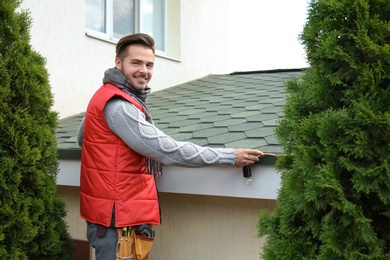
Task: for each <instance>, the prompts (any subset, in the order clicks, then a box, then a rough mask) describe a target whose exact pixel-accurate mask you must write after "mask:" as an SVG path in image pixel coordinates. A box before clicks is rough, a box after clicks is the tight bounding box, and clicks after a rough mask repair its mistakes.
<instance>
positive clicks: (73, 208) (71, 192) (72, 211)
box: [57, 186, 87, 240]
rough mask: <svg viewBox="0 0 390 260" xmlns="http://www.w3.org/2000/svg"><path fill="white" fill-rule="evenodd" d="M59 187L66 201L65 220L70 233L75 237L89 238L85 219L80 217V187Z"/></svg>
mask: <svg viewBox="0 0 390 260" xmlns="http://www.w3.org/2000/svg"><path fill="white" fill-rule="evenodd" d="M57 188H58V192H59V194H60V195H61V197H62V199H63V200H64V201H65V203H66V210H67V215H66V217H65V221H66V223H67V224H68V231H69V233H70V235H71V236H72V238H73V239H79V240H87V238H86V236H85V232H86V225H85V220H84V219H82V218H81V217H80V202H79V201H80V195H79V194H80V188H79V187H72V186H57Z"/></svg>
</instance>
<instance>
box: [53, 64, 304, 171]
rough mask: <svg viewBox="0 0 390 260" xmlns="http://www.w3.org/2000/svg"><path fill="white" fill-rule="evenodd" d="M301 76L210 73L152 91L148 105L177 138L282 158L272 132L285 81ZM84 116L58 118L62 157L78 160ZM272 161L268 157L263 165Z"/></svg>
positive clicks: (289, 73)
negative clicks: (77, 141) (80, 131)
mask: <svg viewBox="0 0 390 260" xmlns="http://www.w3.org/2000/svg"><path fill="white" fill-rule="evenodd" d="M301 73H302V72H301V70H298V69H296V70H274V71H258V72H241V73H232V74H227V75H208V76H206V77H204V78H200V79H197V80H193V81H190V82H187V83H184V84H180V85H177V86H174V87H170V88H167V89H164V90H160V91H156V92H152V93H151V94H150V96H149V97H148V100H147V105H148V108H149V110H150V111H151V114H152V116H153V120H154V123H155V125H156V126H157V127H158V128H159V129H160V130H162V131H163V132H164V133H166V134H168V135H169V136H171V137H172V138H174V139H175V140H178V141H189V142H193V143H195V144H198V145H202V146H209V147H230V148H256V149H260V150H262V151H263V152H267V153H276V154H279V153H281V152H282V148H281V147H280V146H279V144H278V142H277V140H276V138H275V135H274V128H275V126H277V125H278V121H279V120H280V119H281V118H282V117H283V106H284V104H285V82H286V81H287V80H290V79H291V78H293V77H299V76H300V75H301ZM83 116H84V113H80V114H77V115H74V116H71V117H67V118H64V119H61V120H59V127H58V131H57V144H58V149H59V157H60V158H80V154H81V149H80V147H78V145H77V143H76V134H77V130H78V127H79V124H80V122H81V120H82V118H83ZM274 161H275V158H270V157H268V158H267V156H265V157H264V158H263V159H262V160H261V161H260V162H261V163H266V164H272V163H274Z"/></svg>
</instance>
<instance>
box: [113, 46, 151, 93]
mask: <svg viewBox="0 0 390 260" xmlns="http://www.w3.org/2000/svg"><path fill="white" fill-rule="evenodd" d="M115 66H116V68H117V69H119V70H121V71H122V72H123V74H124V75H125V76H126V77H127V78H128V79H129V80H130V81H131V82H132V83H133V84H134V85H135V86H136V87H137V88H139V89H140V90H143V89H145V88H146V86H147V84H148V83H149V81H150V80H151V79H152V75H153V66H154V53H153V50H152V49H150V48H148V47H145V46H142V45H130V46H129V47H128V48H127V55H126V56H125V57H124V58H123V59H120V58H119V57H116V58H115Z"/></svg>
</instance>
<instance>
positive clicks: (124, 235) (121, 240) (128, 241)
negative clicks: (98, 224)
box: [116, 224, 154, 260]
mask: <svg viewBox="0 0 390 260" xmlns="http://www.w3.org/2000/svg"><path fill="white" fill-rule="evenodd" d="M117 232H118V242H117V244H116V259H117V260H125V259H134V260H148V259H149V256H150V251H151V249H152V245H153V240H154V230H153V229H152V227H151V226H150V225H147V224H144V225H140V226H134V227H124V228H118V229H117Z"/></svg>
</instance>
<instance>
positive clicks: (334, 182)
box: [258, 0, 390, 260]
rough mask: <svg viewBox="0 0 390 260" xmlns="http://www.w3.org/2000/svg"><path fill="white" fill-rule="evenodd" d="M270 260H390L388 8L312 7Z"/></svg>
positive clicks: (271, 216)
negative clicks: (306, 59)
mask: <svg viewBox="0 0 390 260" xmlns="http://www.w3.org/2000/svg"><path fill="white" fill-rule="evenodd" d="M300 37H301V40H302V43H303V44H304V45H305V47H306V51H307V57H308V62H309V65H310V66H309V68H308V69H306V70H305V71H304V73H303V76H302V77H301V78H300V79H293V80H291V81H289V82H288V83H287V92H288V97H287V102H286V105H285V116H284V119H283V120H282V121H281V123H280V125H279V126H278V127H277V129H276V134H277V137H278V139H279V141H280V144H281V145H282V146H283V147H284V152H285V154H286V155H285V156H282V157H280V158H279V159H278V161H277V165H276V166H277V168H278V170H279V171H280V173H281V176H282V177H281V188H280V190H279V194H278V199H277V206H276V209H275V211H274V212H273V213H269V212H265V213H262V214H261V215H260V219H259V225H258V230H259V236H262V235H267V236H266V237H267V240H266V245H265V247H264V251H263V258H264V259H272V260H275V259H326V260H328V259H390V1H388V0H318V1H312V2H311V3H310V6H309V9H308V19H307V23H306V25H305V26H304V30H303V33H302V34H301V36H300Z"/></svg>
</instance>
